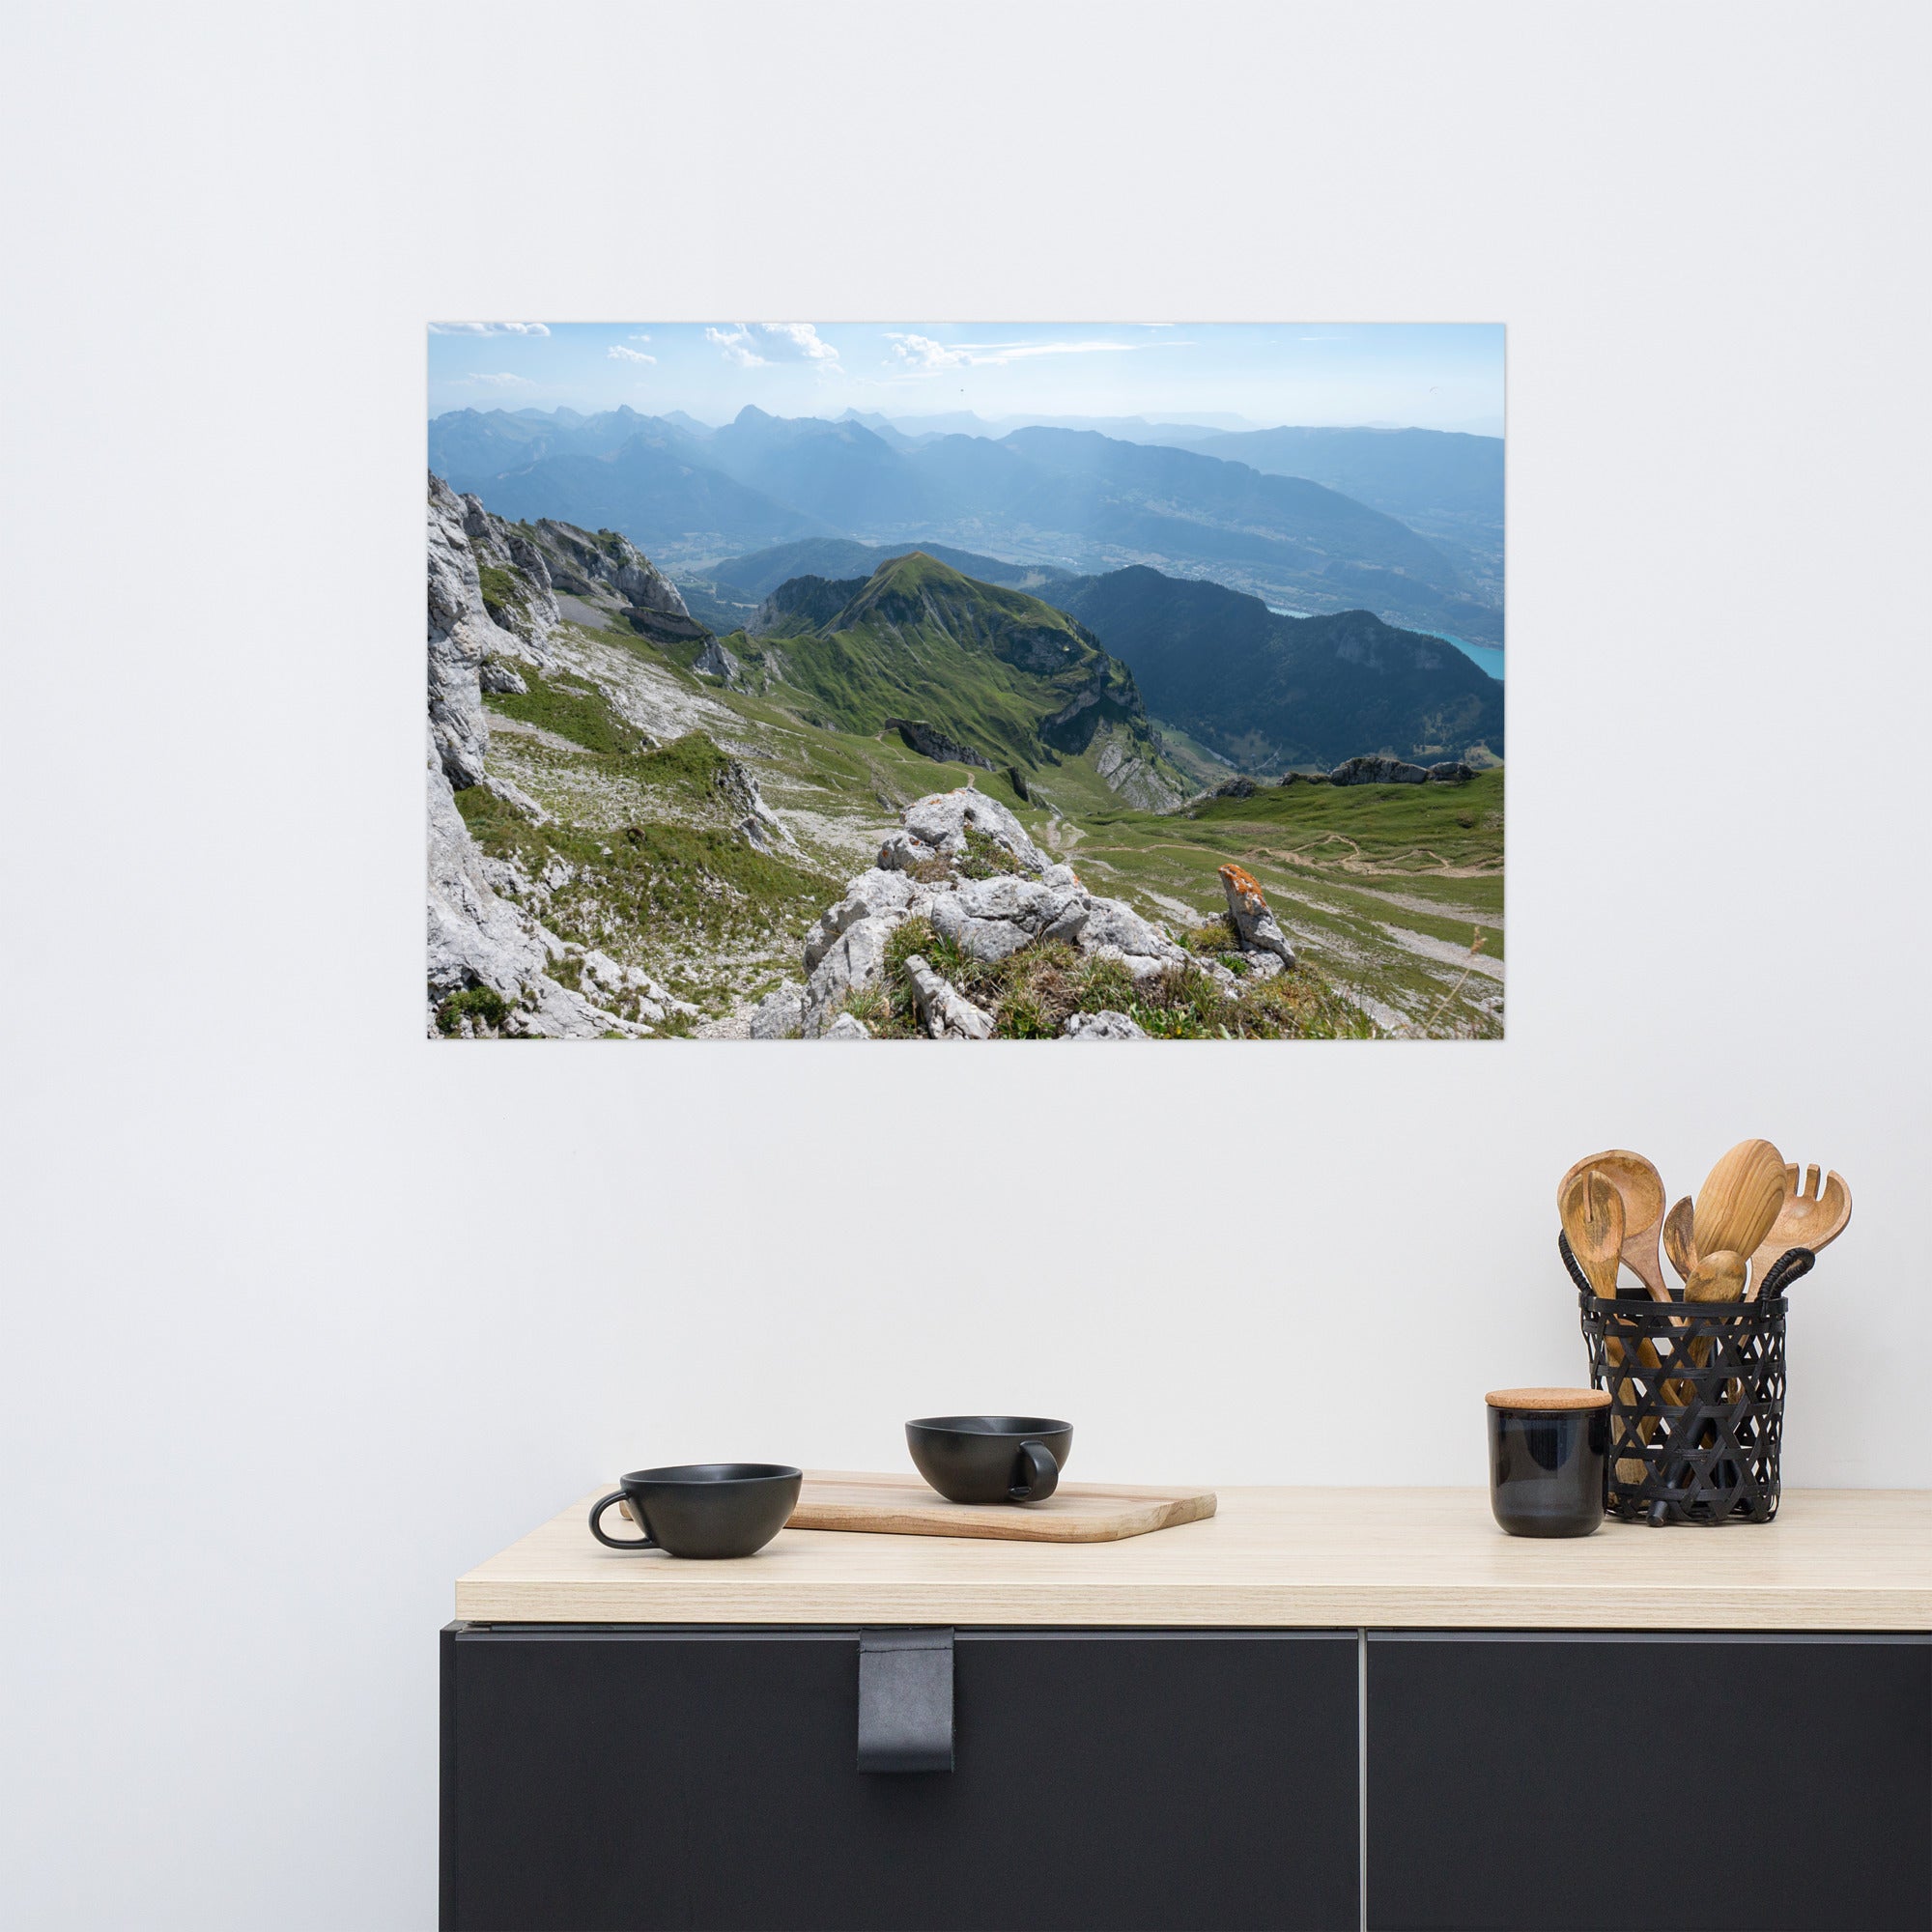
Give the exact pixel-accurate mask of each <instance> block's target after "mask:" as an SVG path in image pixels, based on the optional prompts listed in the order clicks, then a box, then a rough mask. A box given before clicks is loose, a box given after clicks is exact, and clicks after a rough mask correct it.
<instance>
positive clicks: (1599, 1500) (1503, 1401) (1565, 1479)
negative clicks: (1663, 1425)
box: [1484, 1388, 1610, 1536]
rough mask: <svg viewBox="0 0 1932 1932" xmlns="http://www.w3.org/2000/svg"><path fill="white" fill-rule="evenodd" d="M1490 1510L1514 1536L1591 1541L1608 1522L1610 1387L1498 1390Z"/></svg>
mask: <svg viewBox="0 0 1932 1932" xmlns="http://www.w3.org/2000/svg"><path fill="white" fill-rule="evenodd" d="M1484 1400H1485V1402H1487V1403H1488V1405H1489V1415H1490V1507H1491V1509H1492V1510H1493V1511H1494V1512H1495V1518H1496V1520H1497V1521H1498V1522H1499V1523H1500V1524H1501V1525H1502V1526H1503V1528H1505V1529H1506V1530H1508V1531H1509V1533H1510V1534H1511V1535H1512V1536H1588V1535H1589V1534H1590V1532H1591V1531H1592V1530H1593V1529H1595V1528H1596V1527H1597V1525H1598V1524H1599V1523H1601V1522H1602V1521H1603V1520H1604V1497H1605V1478H1606V1475H1607V1471H1608V1463H1609V1447H1610V1413H1609V1411H1610V1394H1609V1391H1608V1390H1607V1389H1578V1388H1519V1389H1492V1391H1491V1392H1490V1393H1489V1395H1487V1396H1486V1397H1485V1398H1484Z"/></svg>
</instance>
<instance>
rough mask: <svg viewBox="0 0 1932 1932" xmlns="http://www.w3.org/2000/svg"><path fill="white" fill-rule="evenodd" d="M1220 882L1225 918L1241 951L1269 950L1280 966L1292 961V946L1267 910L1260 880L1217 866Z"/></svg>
mask: <svg viewBox="0 0 1932 1932" xmlns="http://www.w3.org/2000/svg"><path fill="white" fill-rule="evenodd" d="M1221 885H1222V887H1223V889H1224V890H1225V891H1226V893H1227V895H1228V918H1229V921H1230V922H1231V923H1233V925H1234V928H1235V931H1236V935H1237V936H1238V937H1239V939H1240V942H1241V950H1242V951H1243V952H1259V953H1272V954H1273V955H1274V956H1275V957H1276V958H1277V959H1279V960H1280V961H1281V963H1282V965H1284V966H1293V964H1294V948H1293V947H1292V946H1291V945H1290V944H1289V943H1288V935H1287V933H1285V932H1284V931H1282V929H1281V927H1280V926H1279V925H1278V924H1277V923H1275V916H1274V914H1273V913H1271V912H1270V911H1269V910H1268V902H1267V896H1266V895H1265V894H1264V892H1263V891H1262V888H1261V881H1260V880H1259V879H1257V878H1256V877H1255V875H1254V874H1253V873H1252V872H1249V871H1244V870H1243V869H1242V868H1241V867H1239V866H1223V867H1221Z"/></svg>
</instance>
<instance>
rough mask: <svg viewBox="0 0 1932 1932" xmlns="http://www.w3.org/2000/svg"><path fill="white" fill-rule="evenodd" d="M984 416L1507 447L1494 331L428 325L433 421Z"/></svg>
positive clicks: (1241, 326) (1499, 343)
mask: <svg viewBox="0 0 1932 1932" xmlns="http://www.w3.org/2000/svg"><path fill="white" fill-rule="evenodd" d="M620 403H628V404H630V406H631V407H632V408H633V409H634V410H638V411H639V412H641V413H643V414H645V415H661V414H663V413H665V412H667V411H669V410H683V411H684V412H686V413H688V414H690V415H694V416H696V417H698V418H699V419H700V420H701V421H704V422H709V423H720V422H724V421H725V420H727V419H728V418H729V417H731V416H734V415H736V414H737V413H738V412H739V411H740V410H741V409H743V408H744V407H745V405H746V404H747V403H755V404H756V405H757V406H758V408H760V409H761V410H766V411H769V412H771V413H772V414H773V415H781V416H806V415H815V416H836V415H838V414H840V413H841V412H843V411H845V410H846V409H848V408H849V409H857V410H862V411H867V412H878V413H880V414H882V415H888V416H916V415H937V414H942V413H944V412H949V411H952V410H971V411H973V412H976V413H977V414H979V415H981V416H986V417H991V418H997V417H1001V416H1008V415H1022V414H1051V415H1103V416H1104V415H1122V416H1136V415H1138V416H1148V417H1151V418H1154V419H1160V418H1177V419H1183V420H1185V419H1194V418H1198V417H1201V416H1207V415H1225V416H1239V417H1244V418H1246V419H1247V420H1249V421H1250V422H1252V423H1254V424H1256V425H1273V424H1277V423H1313V424H1351V423H1400V424H1406V425H1414V426H1416V427H1418V428H1423V429H1459V430H1472V431H1476V432H1477V433H1479V434H1485V435H1490V436H1500V435H1501V434H1502V424H1503V328H1502V326H1501V325H1500V324H1498V323H1427V324H1411V323H1290V324H1255V323H1206V324H1203V323H1175V324H1152V323H1115V324H1099V323H1011V324H1004V323H1002V324H993V323H962V324H954V323H818V324H812V323H807V322H788V323H756V322H753V323H743V322H721V323H708V324H707V323H648V322H641V323H542V322H507V323H505V322H496V323H433V324H432V325H431V326H430V336H429V407H430V412H431V414H433V415H440V413H441V412H443V411H445V410H460V409H479V410H488V409H511V410H515V409H540V410H548V409H554V408H555V407H556V406H557V405H558V404H565V405H567V406H569V407H570V408H572V409H575V410H581V411H582V412H585V413H589V412H594V411H597V410H608V409H615V408H616V407H617V405H618V404H620Z"/></svg>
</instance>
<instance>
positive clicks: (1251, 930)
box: [426, 321, 1505, 1042]
mask: <svg viewBox="0 0 1932 1932" xmlns="http://www.w3.org/2000/svg"><path fill="white" fill-rule="evenodd" d="M1503 374H1504V331H1503V328H1502V327H1500V326H1499V325H1486V324H1451V325H1444V324H1427V325H1423V324H1392V323H1382V324H1346V325H1336V324H1278V325H1266V326H1263V325H1256V324H1248V323H1242V324H1194V323H1190V324H1184V325H1171V324H1149V323H1131V324H1119V325H1114V326H1101V325H1095V324H1091V323H1083V324H1078V325H1069V324H1060V323H1053V324H1043V323H1021V324H1011V325H1002V326H991V325H986V324H974V325H970V326H966V325H951V324H940V323H925V322H895V323H880V324H854V323H838V324H827V323H816V324H814V323H804V322H788V323H747V322H719V323H712V324H687V323H675V324H666V323H653V322H648V321H646V322H639V323H626V324H610V323H556V322H553V323H541V322H446V323H436V324H432V325H431V327H430V329H429V392H428V394H429V465H428V468H429V477H428V530H429V645H428V652H429V664H428V692H429V697H428V711H429V717H428V726H429V730H428V738H429V743H428V788H429V880H428V886H429V958H428V975H427V988H426V990H427V1030H428V1034H429V1036H430V1037H432V1038H434V1039H438V1040H449V1041H454V1040H475V1039H480V1038H506V1037H509V1038H515V1037H523V1038H553V1039H610V1040H665V1039H676V1038H697V1039H751V1040H763V1041H771V1040H854V1041H857V1040H873V1041H879V1040H908V1041H914V1040H919V1041H928V1042H929V1041H934V1040H949V1039H952V1040H989V1039H1015V1040H1068V1039H1073V1040H1080V1039H1085V1040H1096V1041H1097V1040H1136V1039H1141V1038H1148V1039H1155V1040H1171V1039H1213V1040H1271V1041H1293V1040H1310V1039H1322V1040H1328V1039H1347V1040H1363V1041H1369V1040H1382V1039H1436V1038H1460V1039H1467V1038H1498V1037H1501V1035H1502V1031H1503V787H1504V777H1505V771H1504V762H1503V760H1504V730H1503V691H1504V637H1503V611H1504V599H1503V582H1504V571H1503V561H1504V558H1503V551H1504V544H1503V447H1504V444H1503V402H1504V390H1503Z"/></svg>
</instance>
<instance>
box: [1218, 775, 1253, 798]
mask: <svg viewBox="0 0 1932 1932" xmlns="http://www.w3.org/2000/svg"><path fill="white" fill-rule="evenodd" d="M1255 789H1256V787H1255V781H1254V780H1253V779H1230V780H1229V781H1228V782H1227V783H1226V784H1218V785H1216V786H1215V787H1214V789H1213V790H1212V791H1210V792H1209V793H1208V797H1209V798H1253V797H1254V795H1255Z"/></svg>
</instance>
